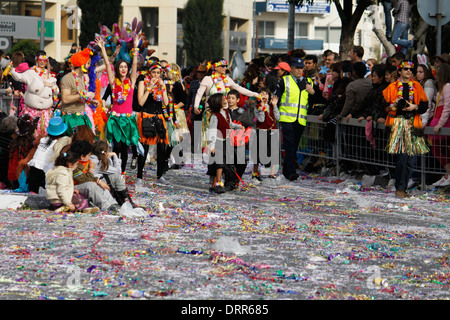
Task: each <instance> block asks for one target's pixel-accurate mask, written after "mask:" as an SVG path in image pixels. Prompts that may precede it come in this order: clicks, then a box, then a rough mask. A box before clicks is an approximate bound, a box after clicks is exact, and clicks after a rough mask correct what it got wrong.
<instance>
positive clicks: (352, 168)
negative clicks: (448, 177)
mask: <svg viewBox="0 0 450 320" xmlns="http://www.w3.org/2000/svg"><path fill="white" fill-rule="evenodd" d="M325 127H326V123H324V122H323V121H321V120H319V119H318V116H311V115H310V116H308V126H307V129H306V130H305V134H304V137H303V139H302V141H301V143H300V146H299V151H298V154H299V165H300V167H301V168H302V170H304V171H306V172H310V173H322V174H329V175H331V174H333V175H336V176H337V177H339V176H341V174H345V173H347V174H353V175H355V176H359V177H362V176H363V175H369V176H385V177H386V178H387V179H390V178H392V176H393V174H392V171H393V169H394V168H395V155H392V154H389V153H388V152H387V151H386V145H387V142H388V136H387V132H386V127H385V125H384V124H382V123H368V121H366V120H362V121H358V120H356V119H350V120H349V121H348V122H347V121H346V120H344V119H342V120H340V121H339V122H338V123H337V125H336V126H334V127H333V131H331V132H330V131H329V130H327V129H326V128H325ZM439 133H440V134H439V135H435V134H434V131H433V127H425V129H424V134H425V135H427V136H434V137H439V139H434V140H435V141H437V143H436V145H435V147H437V148H447V147H448V142H447V141H448V139H449V137H450V128H442V129H441V131H440V132H439ZM427 141H428V143H430V140H427ZM445 173H446V170H445V168H444V167H442V165H441V164H440V163H439V162H438V161H437V160H436V159H435V157H434V156H433V154H431V153H427V154H425V155H421V156H418V157H417V158H416V159H415V163H414V174H413V177H412V178H411V181H410V188H412V187H417V186H420V188H421V189H422V190H426V189H427V185H428V186H429V185H432V184H433V183H434V182H436V181H437V180H438V179H439V178H440V177H442V175H444V174H445Z"/></svg>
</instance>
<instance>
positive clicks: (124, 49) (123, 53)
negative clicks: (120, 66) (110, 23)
mask: <svg viewBox="0 0 450 320" xmlns="http://www.w3.org/2000/svg"><path fill="white" fill-rule="evenodd" d="M121 42H122V48H120V52H119V56H120V59H123V60H125V61H126V62H128V63H130V62H131V58H130V54H129V53H128V47H127V44H126V43H125V41H123V40H122V41H121Z"/></svg>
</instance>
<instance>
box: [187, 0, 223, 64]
mask: <svg viewBox="0 0 450 320" xmlns="http://www.w3.org/2000/svg"><path fill="white" fill-rule="evenodd" d="M222 11H223V0H189V1H188V2H187V3H186V6H185V8H184V14H183V15H184V19H183V33H184V36H183V41H184V49H185V50H186V57H187V64H188V65H197V64H199V63H200V62H202V61H203V60H212V59H215V58H221V57H222V55H223V39H222V30H223V16H222Z"/></svg>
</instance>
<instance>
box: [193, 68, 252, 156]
mask: <svg viewBox="0 0 450 320" xmlns="http://www.w3.org/2000/svg"><path fill="white" fill-rule="evenodd" d="M227 67H228V61H227V60H224V59H220V60H214V61H212V62H209V63H208V66H207V68H208V70H211V71H212V73H211V74H210V75H208V76H205V77H204V78H203V80H202V82H201V83H200V88H199V89H198V90H197V94H196V95H195V100H194V113H195V114H200V112H201V111H200V109H199V106H200V101H201V100H202V97H203V94H205V95H206V106H205V109H206V110H205V111H204V113H203V122H202V141H203V147H207V146H208V137H207V134H206V131H207V129H208V127H209V118H210V112H209V110H208V109H209V108H208V103H207V101H208V99H209V97H210V96H211V95H213V94H215V93H222V94H223V95H227V94H228V92H229V91H230V90H231V89H235V90H237V91H238V92H239V93H240V94H242V95H244V96H248V97H255V98H258V99H259V98H260V95H259V93H257V92H253V91H250V90H247V89H245V88H243V87H241V86H240V85H238V84H237V83H235V82H234V81H233V80H232V79H231V78H230V77H229V76H227V75H226V71H227Z"/></svg>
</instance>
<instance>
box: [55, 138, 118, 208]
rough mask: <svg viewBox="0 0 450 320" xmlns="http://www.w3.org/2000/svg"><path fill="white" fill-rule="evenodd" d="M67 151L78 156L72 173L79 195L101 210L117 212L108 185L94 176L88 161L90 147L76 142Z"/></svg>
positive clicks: (84, 143)
mask: <svg viewBox="0 0 450 320" xmlns="http://www.w3.org/2000/svg"><path fill="white" fill-rule="evenodd" d="M63 150H64V149H63ZM69 150H70V151H72V152H74V153H76V154H78V155H79V156H80V160H79V161H78V163H77V167H76V169H74V171H73V180H74V183H75V185H76V187H77V189H78V190H79V191H80V193H81V194H83V195H84V197H85V198H86V199H91V200H92V202H93V203H94V204H95V205H96V206H98V207H99V208H100V209H101V210H109V211H112V212H119V210H120V206H119V204H118V203H117V201H116V200H115V199H114V198H113V196H112V195H111V193H110V188H109V186H108V184H107V183H106V182H104V181H102V180H101V179H100V178H97V177H95V176H94V169H95V164H94V163H93V161H91V160H90V157H91V153H92V145H91V144H90V143H89V142H87V141H85V140H77V141H75V142H73V143H72V144H71V145H70V148H69Z"/></svg>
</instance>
